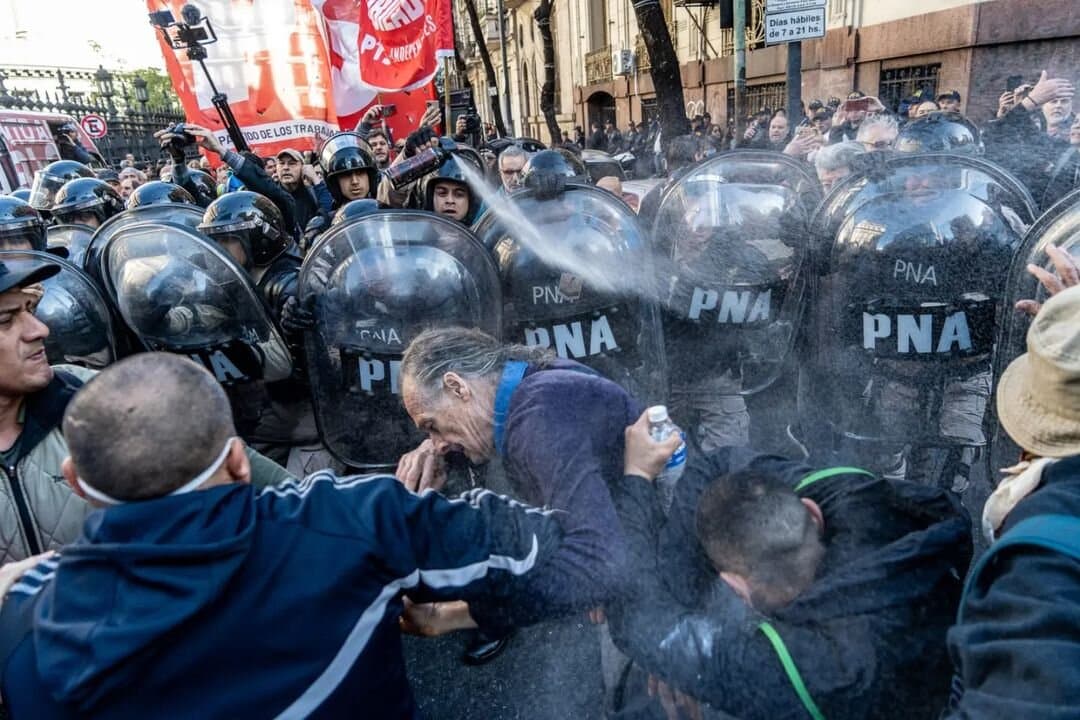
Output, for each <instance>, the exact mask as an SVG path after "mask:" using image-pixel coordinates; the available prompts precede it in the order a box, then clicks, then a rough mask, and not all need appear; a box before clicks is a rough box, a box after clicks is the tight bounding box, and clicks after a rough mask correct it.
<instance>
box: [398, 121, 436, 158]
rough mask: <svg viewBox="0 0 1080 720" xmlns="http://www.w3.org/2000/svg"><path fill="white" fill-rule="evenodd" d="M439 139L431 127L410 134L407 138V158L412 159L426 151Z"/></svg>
mask: <svg viewBox="0 0 1080 720" xmlns="http://www.w3.org/2000/svg"><path fill="white" fill-rule="evenodd" d="M437 137H438V135H436V134H435V131H434V130H432V129H431V128H429V127H422V128H420V129H419V130H414V131H413V132H411V133H409V137H407V138H405V157H407V158H411V157H412V156H413V155H415V154H416V153H418V152H419V151H421V150H424V149H426V148H427V147H429V146H430V145H431V141H432V140H434V139H435V138H437Z"/></svg>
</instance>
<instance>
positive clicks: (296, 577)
mask: <svg viewBox="0 0 1080 720" xmlns="http://www.w3.org/2000/svg"><path fill="white" fill-rule="evenodd" d="M64 432H65V436H66V437H67V439H68V446H69V449H70V453H71V455H70V457H69V458H68V459H67V460H65V461H64V463H63V476H64V479H65V480H66V481H67V483H68V484H70V486H71V487H72V488H73V489H74V491H75V492H76V493H77V494H79V495H81V496H83V497H85V498H86V499H87V500H88V501H89V502H90V503H91V504H92V505H93V506H95V507H97V508H99V509H98V510H97V511H95V512H93V513H91V514H90V516H89V517H88V518H87V520H86V523H85V525H84V528H83V534H82V537H81V538H80V539H79V541H78V542H76V543H74V544H73V545H70V546H68V547H67V548H65V549H64V551H63V554H62V555H60V556H59V557H58V558H51V559H48V560H46V561H45V562H44V563H42V564H40V565H38V566H37V567H36V568H35V569H34V570H32V571H30V572H29V573H27V574H26V575H25V576H24V577H23V578H22V579H21V580H20V581H19V582H17V583H16V584H15V585H14V586H13V587H12V588H11V590H10V592H9V593H8V595H7V597H6V599H5V601H4V604H3V608H2V610H0V662H2V663H3V665H2V673H0V691H2V694H3V702H4V705H5V706H6V708H7V709H8V711H9V712H10V713H11V716H12V717H13V718H15V719H16V720H18V719H19V718H38V719H51V718H72V717H152V716H158V715H161V714H165V715H173V716H177V715H183V716H186V717H282V718H285V717H294V718H303V717H313V716H317V717H321V718H336V717H350V718H351V717H357V716H358V715H364V716H367V717H378V718H409V717H414V716H415V714H416V711H415V707H414V703H413V699H412V695H411V693H410V691H409V688H408V684H407V681H406V678H405V667H404V662H403V659H402V650H401V640H400V638H399V632H400V629H399V620H398V617H399V616H400V615H401V614H402V612H403V608H404V606H405V604H404V601H403V598H402V595H403V593H408V594H409V595H410V597H411V598H413V599H415V600H417V601H425V602H426V601H429V600H440V599H451V598H453V599H463V600H470V601H480V600H483V599H487V600H488V601H490V602H491V604H492V606H493V611H492V612H493V614H497V616H498V618H499V622H500V623H509V622H515V621H516V619H517V618H521V617H530V616H533V615H536V614H538V608H537V603H536V601H534V600H533V599H532V593H530V592H529V591H528V590H527V588H528V586H529V585H530V584H531V583H532V582H533V581H534V579H535V577H536V576H537V575H538V574H540V575H542V574H543V573H545V572H547V570H546V569H545V566H546V565H550V564H551V563H550V559H551V557H552V555H556V554H558V553H559V552H560V550H561V539H560V538H561V533H560V530H559V526H558V524H557V523H556V522H555V520H554V519H553V518H551V517H550V516H549V515H548V514H547V513H545V512H542V511H539V510H536V509H532V508H527V507H525V506H523V505H520V504H517V503H512V502H510V501H507V500H504V499H501V498H499V497H497V496H495V495H493V494H492V493H490V492H486V491H476V492H474V493H472V494H467V495H465V496H462V497H461V498H458V499H456V500H453V501H451V500H447V499H445V498H444V497H442V496H441V495H439V494H437V493H434V492H428V493H425V494H422V495H416V494H414V493H412V492H410V491H409V490H407V489H406V488H405V487H404V486H403V485H402V484H401V483H399V482H398V481H397V480H395V479H394V478H393V477H392V476H388V475H387V476H365V477H350V478H337V477H335V476H333V475H332V474H330V473H317V474H315V475H312V476H310V477H308V478H306V479H305V480H303V481H292V482H287V483H284V484H282V485H278V486H272V487H268V488H265V489H263V490H261V491H259V490H256V489H254V488H253V487H252V486H251V484H250V476H251V465H250V463H249V461H248V457H247V455H246V454H245V453H244V449H243V442H242V441H241V440H240V439H239V438H237V437H236V430H235V428H234V427H233V422H232V414H231V412H230V410H229V403H228V400H227V398H226V396H225V393H224V391H223V390H222V388H221V386H220V385H219V384H218V383H217V382H216V381H215V380H214V378H213V377H212V376H211V375H210V374H209V373H207V372H206V370H204V369H203V368H202V367H201V366H199V365H197V364H195V363H193V362H191V361H189V360H186V359H183V358H181V357H179V356H176V355H171V354H162V353H145V354H142V355H136V356H134V357H131V358H128V359H126V360H123V361H122V362H120V363H117V364H116V365H113V366H111V367H109V368H107V369H106V370H104V371H102V372H101V373H100V374H99V375H98V376H97V377H95V378H94V379H93V380H91V381H90V382H89V383H88V384H87V385H85V386H84V387H83V389H82V390H80V391H79V392H78V393H77V394H76V396H75V398H74V399H73V400H72V401H71V403H70V405H69V406H68V410H67V414H66V416H65V418H64ZM547 582H550V580H547ZM461 605H462V604H461V603H445V604H433V605H416V606H411V605H410V606H408V614H407V616H406V618H405V620H404V622H406V623H408V622H412V623H413V626H414V627H420V628H422V627H425V623H428V622H431V621H432V619H433V618H432V616H434V615H440V614H445V613H452V612H454V609H455V608H457V607H459V606H461ZM481 605H483V603H474V604H473V606H472V616H471V617H470V616H469V615H468V613H465V614H464V615H462V616H461V617H456V618H455V617H451V618H450V619H449V620H448V619H447V617H445V616H443V617H439V618H436V619H438V620H439V622H440V624H441V625H446V624H447V623H448V622H449V623H454V622H457V623H460V625H461V626H462V627H470V626H471V627H475V622H476V621H478V622H479V623H480V624H481V625H483V624H484V622H485V620H484V615H483V613H482V612H481V611H480V606H481ZM474 617H475V618H476V621H474V620H473V618H474ZM498 629H499V630H502V629H504V628H498Z"/></svg>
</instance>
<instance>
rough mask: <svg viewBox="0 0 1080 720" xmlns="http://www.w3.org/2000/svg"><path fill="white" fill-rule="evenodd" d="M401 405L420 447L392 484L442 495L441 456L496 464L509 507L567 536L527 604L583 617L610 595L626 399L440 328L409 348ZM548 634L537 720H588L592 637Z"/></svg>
mask: <svg viewBox="0 0 1080 720" xmlns="http://www.w3.org/2000/svg"><path fill="white" fill-rule="evenodd" d="M401 397H402V401H403V403H404V405H405V409H406V410H407V411H408V413H409V416H410V417H411V418H412V419H413V421H414V422H415V423H416V426H417V427H418V428H420V430H421V431H422V432H425V433H426V434H427V435H428V439H427V440H425V441H424V443H423V444H421V446H420V447H419V448H418V449H417V450H416V451H414V452H413V453H410V454H409V455H406V456H405V457H403V458H402V460H401V463H400V464H399V465H398V469H397V476H398V477H399V478H400V479H401V480H402V482H404V483H405V484H406V485H407V486H408V487H409V488H410V489H415V490H418V491H423V490H424V489H426V488H429V487H434V488H439V487H442V485H443V483H445V479H446V465H445V463H444V456H445V455H447V454H448V453H460V454H463V455H464V456H466V457H467V458H468V459H469V461H470V462H472V463H483V462H487V461H489V460H492V459H493V458H496V457H497V458H499V460H500V461H501V465H502V467H504V468H505V471H506V476H507V478H508V480H509V483H510V486H511V488H512V489H513V491H514V495H515V497H517V498H519V499H521V500H523V501H525V502H528V503H531V504H535V505H538V506H543V507H548V508H552V509H554V510H557V511H559V514H558V518H559V522H560V524H561V526H562V528H563V531H564V532H565V533H566V540H565V549H566V551H567V554H566V555H563V556H561V557H560V559H555V560H553V561H552V562H551V564H549V569H550V570H551V574H550V576H549V577H550V578H551V579H552V580H553V581H554V582H553V583H552V584H550V585H547V584H540V583H536V584H534V587H533V588H532V592H533V593H534V594H535V598H536V600H537V601H540V602H542V604H544V605H548V604H549V603H550V604H551V605H553V606H555V607H559V608H562V609H564V610H565V611H567V612H571V611H579V612H581V613H584V612H585V611H586V610H589V609H591V608H595V607H597V606H598V605H601V604H602V603H604V602H607V601H608V600H610V599H612V598H614V597H615V596H616V595H618V593H619V592H620V590H621V583H622V571H623V563H624V562H625V555H624V553H623V541H622V534H621V530H620V528H619V525H618V521H617V519H616V517H615V511H614V508H613V507H612V505H611V498H610V496H609V494H608V484H609V483H611V482H614V479H615V478H616V477H618V475H619V474H620V472H621V455H622V440H623V439H622V430H623V428H625V426H626V425H627V423H629V422H630V421H632V420H633V419H634V418H635V417H636V416H637V415H638V413H639V412H640V410H641V406H640V405H639V404H638V403H637V402H636V401H635V400H634V399H633V398H631V397H630V396H629V395H628V394H627V393H626V391H625V390H623V389H622V388H621V387H619V386H618V385H616V384H615V383H613V382H611V381H610V380H606V379H604V378H602V377H600V376H599V375H597V374H596V373H595V372H594V371H592V370H590V369H588V368H586V367H584V366H582V365H579V364H578V363H575V362H572V361H568V360H561V359H556V358H554V357H552V355H551V354H550V351H547V350H544V349H543V348H526V347H522V346H516V345H511V346H505V345H502V344H501V343H499V342H498V341H496V340H495V339H494V338H491V337H489V336H487V335H485V334H484V333H481V332H479V331H476V330H464V329H460V328H449V329H444V330H430V331H427V332H425V333H422V334H421V335H419V336H417V337H416V338H415V339H414V340H413V341H412V343H410V345H409V347H408V348H407V349H406V351H405V355H404V357H403V358H402V361H401ZM494 610H495V608H485V614H489V613H491V612H493V611H494ZM551 632H553V633H557V635H558V637H559V638H560V642H562V643H564V646H563V648H562V655H563V657H564V664H563V666H562V667H561V668H559V669H558V670H556V669H555V668H545V669H543V672H544V673H546V677H545V682H551V683H553V684H554V687H553V688H552V690H553V691H554V692H553V693H550V694H549V697H550V698H551V700H550V702H552V703H555V705H553V706H551V707H545V709H544V712H545V717H549V716H550V717H556V716H559V713H562V715H561V716H564V717H568V716H577V717H597V716H598V715H599V713H600V706H601V703H602V699H603V693H602V692H601V674H600V667H599V666H598V665H596V664H595V663H596V661H597V660H598V659H599V639H598V637H597V635H596V634H595V633H585V634H583V633H581V632H580V630H577V629H576V628H575V627H574V626H573V625H572V624H567V623H563V624H560V625H558V626H556V627H555V628H553V629H552V631H551ZM539 671H540V669H539V668H538V672H539ZM560 684H561V685H564V686H565V687H563V688H562V689H561V690H560ZM571 686H572V687H571ZM571 694H572V697H571Z"/></svg>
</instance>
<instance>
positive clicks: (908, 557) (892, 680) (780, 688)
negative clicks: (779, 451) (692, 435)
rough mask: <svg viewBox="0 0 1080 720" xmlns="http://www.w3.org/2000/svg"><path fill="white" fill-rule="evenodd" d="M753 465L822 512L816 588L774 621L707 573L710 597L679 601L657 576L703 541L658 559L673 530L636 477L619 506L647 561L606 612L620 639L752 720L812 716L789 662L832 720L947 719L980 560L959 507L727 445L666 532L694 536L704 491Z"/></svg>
mask: <svg viewBox="0 0 1080 720" xmlns="http://www.w3.org/2000/svg"><path fill="white" fill-rule="evenodd" d="M747 467H753V468H757V469H760V470H763V471H767V472H771V473H775V474H777V475H780V476H782V477H788V478H790V480H791V482H792V486H793V487H795V488H796V492H797V493H798V494H799V495H800V496H802V497H805V498H809V499H811V500H813V501H814V502H816V503H817V504H818V506H819V507H820V508H821V510H822V513H823V515H824V517H825V534H824V538H823V539H824V541H825V546H826V554H825V557H824V560H823V562H822V566H821V568H820V569H819V571H818V576H817V579H816V580H815V582H814V584H813V585H812V586H811V587H810V588H808V589H807V590H806V591H805V592H803V593H802V595H800V596H799V597H798V598H796V600H795V601H794V602H792V603H791V604H789V605H787V606H785V607H784V608H782V609H780V610H778V611H777V612H775V613H773V614H772V615H771V616H768V617H766V616H764V615H762V614H761V613H759V612H757V611H755V610H754V609H753V608H751V607H750V606H749V605H747V604H746V603H745V602H744V601H743V600H742V599H741V598H739V597H738V596H736V595H735V593H734V592H733V591H732V590H730V588H728V587H727V586H726V585H725V584H723V583H722V582H721V581H719V580H718V579H716V573H715V571H713V570H710V571H708V572H709V573H710V574H711V575H712V578H713V579H714V582H713V583H712V586H711V588H710V592H709V593H708V595H707V596H706V597H705V598H703V599H701V600H698V601H697V602H696V604H694V605H687V604H685V602H680V601H679V600H678V599H676V598H675V597H673V596H672V593H671V592H670V591H669V590H667V589H666V588H664V587H663V583H662V581H661V580H660V578H661V577H662V576H663V575H665V574H667V573H666V571H667V570H668V569H670V568H679V569H680V572H683V573H686V574H690V575H692V574H694V573H695V572H697V570H695V569H694V568H695V563H696V562H697V553H698V552H699V551H698V548H697V542H696V540H687V542H688V543H691V542H692V543H693V546H692V547H687V548H685V549H684V552H683V553H682V555H684V556H685V557H681V556H680V554H678V553H677V552H676V553H675V554H672V555H669V554H667V553H666V552H665V549H664V546H663V540H662V539H661V541H660V547H661V548H662V549H661V551H660V552H657V542H658V538H663V536H664V533H663V531H662V526H663V525H664V524H665V521H664V519H663V517H662V512H661V511H660V509H659V506H658V504H657V502H656V498H655V492H654V489H653V486H652V484H651V483H647V482H646V481H645V480H643V479H641V478H637V477H626V478H623V479H621V480H620V482H619V483H618V485H617V486H616V489H615V491H614V497H615V501H616V505H617V507H618V508H619V517H620V519H621V520H622V522H623V527H624V529H625V532H626V537H627V541H628V543H629V545H630V552H631V554H632V556H633V558H634V561H635V562H636V563H637V566H636V567H635V570H634V572H632V573H631V574H630V575H629V578H630V579H631V581H632V583H633V586H632V588H631V594H630V595H629V598H628V600H627V602H625V603H623V604H622V605H621V606H614V607H612V608H610V609H609V612H608V618H609V622H610V623H611V634H612V638H613V639H614V640H615V642H616V644H617V645H618V646H619V647H620V648H621V649H622V650H624V652H626V653H627V654H628V655H630V656H631V658H633V659H634V660H635V661H637V662H638V663H639V664H641V665H642V666H643V667H645V668H646V669H648V670H649V671H650V672H653V673H656V674H657V675H660V676H661V677H663V678H665V679H666V680H667V681H668V682H669V683H670V684H672V685H673V686H674V687H676V688H679V689H681V690H683V691H684V692H686V693H688V694H689V695H691V696H693V697H696V698H698V699H699V700H702V701H703V702H707V703H709V704H710V705H712V706H713V707H714V708H716V709H718V710H721V711H723V712H727V713H732V714H735V715H737V716H738V717H740V718H744V719H745V720H754V719H756V718H767V719H768V720H777V719H779V718H792V719H798V720H802V719H803V718H806V717H810V716H811V714H810V713H809V710H808V707H809V706H808V704H807V702H806V701H805V700H804V699H803V697H802V696H801V695H800V692H799V690H798V689H797V685H796V683H795V681H794V680H793V679H792V675H791V674H790V673H789V672H788V671H787V670H786V668H785V664H784V653H787V655H788V657H789V658H790V661H791V663H792V666H793V667H794V668H795V670H796V672H797V673H798V675H799V681H800V683H801V684H802V686H803V689H804V692H805V694H806V697H807V698H808V699H809V701H810V702H811V703H813V705H814V706H815V707H816V710H817V711H818V712H820V713H821V714H822V715H824V717H827V718H829V720H837V719H838V718H839V719H844V718H875V720H880V719H883V718H896V719H897V720H900V719H901V718H903V719H905V720H906V719H907V718H931V717H936V715H937V714H938V712H939V711H940V709H941V708H942V707H943V706H944V704H945V701H946V698H947V697H948V689H949V688H948V657H947V655H946V652H945V646H944V643H943V642H942V640H943V638H944V635H945V632H946V630H947V628H948V627H949V625H950V624H951V622H952V617H953V613H954V612H955V609H956V606H957V603H958V601H959V597H960V590H961V578H962V577H963V574H964V572H965V570H966V568H967V563H968V561H969V560H970V558H971V526H970V518H969V517H968V515H967V513H966V512H964V510H963V508H962V506H960V504H959V500H958V499H956V498H955V496H953V495H952V494H951V493H946V492H943V491H939V490H936V489H934V488H929V487H923V486H919V485H914V484H909V483H889V482H885V481H883V480H880V479H878V478H875V477H873V476H871V475H870V474H869V473H866V472H865V471H861V470H857V469H852V468H841V469H840V470H841V471H843V472H838V473H836V474H833V475H831V476H827V477H821V476H819V477H821V479H818V480H815V481H813V482H811V483H809V484H806V483H803V482H801V481H802V480H803V479H804V478H812V477H813V476H814V473H813V469H812V468H809V467H806V466H804V465H802V464H801V463H796V462H792V461H788V460H784V459H782V458H777V457H772V456H765V455H754V454H753V453H752V452H750V451H747V450H743V449H739V448H723V449H721V450H719V451H716V452H715V453H712V454H709V455H705V456H699V457H696V458H693V459H691V460H690V462H689V464H688V466H687V468H686V471H685V472H684V474H683V476H682V478H681V480H680V482H679V486H678V488H677V491H676V499H675V504H674V506H673V508H672V520H671V521H668V524H671V523H675V524H676V525H678V526H682V527H690V528H692V527H693V517H694V512H695V511H696V508H697V503H698V500H699V499H700V497H701V494H702V492H703V491H704V490H705V488H706V487H707V486H708V485H709V484H710V483H712V482H715V481H717V480H718V479H719V478H721V477H723V476H724V475H726V474H727V473H729V472H733V471H735V470H737V469H742V468H747ZM800 485H802V487H799V486H800ZM680 516H682V517H680ZM671 549H672V550H675V549H674V548H671ZM677 594H679V595H682V596H683V597H687V596H689V597H693V593H691V594H689V595H687V594H686V589H685V588H683V589H682V591H681V592H678V593H677ZM766 626H767V627H766ZM770 632H771V633H772V635H775V639H774V637H772V636H771V635H770ZM781 648H783V652H782V651H781Z"/></svg>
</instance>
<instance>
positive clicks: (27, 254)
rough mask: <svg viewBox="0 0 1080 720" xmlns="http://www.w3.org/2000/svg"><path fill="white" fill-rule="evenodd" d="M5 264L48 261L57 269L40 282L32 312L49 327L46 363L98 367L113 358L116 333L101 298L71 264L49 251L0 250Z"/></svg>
mask: <svg viewBox="0 0 1080 720" xmlns="http://www.w3.org/2000/svg"><path fill="white" fill-rule="evenodd" d="M0 259H2V260H3V262H4V263H6V264H8V265H17V264H19V263H20V262H31V261H34V262H42V261H44V262H49V263H52V264H54V265H59V266H60V272H58V273H57V274H56V275H53V276H52V277H50V278H48V279H46V280H45V281H43V282H42V283H41V286H42V289H43V290H44V295H42V297H41V300H40V301H39V302H38V306H37V310H36V311H35V313H34V315H35V316H36V317H37V319H38V320H41V322H43V323H45V325H47V326H48V328H49V336H48V337H47V338H46V339H45V354H46V355H47V356H48V358H49V364H50V365H61V364H67V365H82V366H83V367H88V368H93V369H95V370H100V369H101V368H103V367H105V366H106V365H109V364H110V363H112V362H113V361H114V360H116V357H117V352H116V335H115V333H114V331H113V324H112V323H113V319H112V313H111V312H110V310H109V304H108V302H106V300H105V297H104V296H103V295H102V294H101V291H100V290H98V288H97V286H96V285H95V284H94V282H93V281H92V280H90V278H89V277H87V276H86V274H85V273H83V271H82V270H80V269H79V268H78V266H76V265H74V264H73V263H71V262H69V261H67V260H63V259H61V258H58V257H56V256H55V255H51V254H49V253H43V252H34V251H29V250H27V251H22V250H8V251H0Z"/></svg>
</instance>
